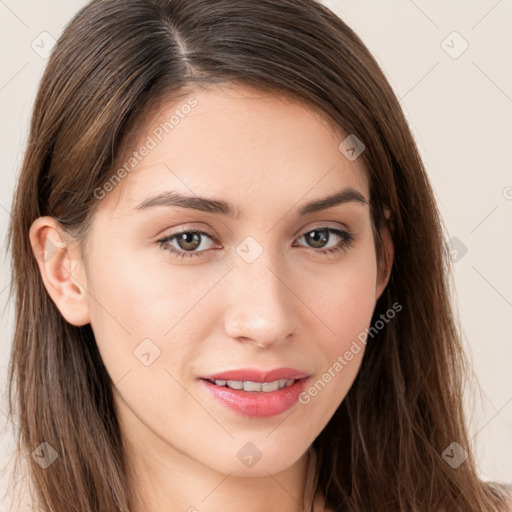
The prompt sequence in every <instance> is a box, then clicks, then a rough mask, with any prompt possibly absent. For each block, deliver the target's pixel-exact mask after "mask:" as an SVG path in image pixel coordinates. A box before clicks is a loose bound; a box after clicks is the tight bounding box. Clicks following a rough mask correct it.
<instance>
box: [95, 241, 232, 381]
mask: <svg viewBox="0 0 512 512" xmlns="http://www.w3.org/2000/svg"><path fill="white" fill-rule="evenodd" d="M155 251H157V254H158V249H155ZM165 256H166V255H165V254H162V255H158V257H157V258H153V259H152V260H151V264H148V258H147V256H145V257H143V252H140V253H137V252H136V251H132V252H131V253H130V251H126V252H124V253H123V251H119V252H118V253H117V255H115V254H114V251H113V250H112V251H111V252H110V253H108V251H107V250H104V251H102V253H99V252H98V253H97V254H96V260H95V261H93V260H92V259H91V265H90V268H91V269H93V271H92V273H91V275H88V279H87V282H88V286H89V293H90V295H91V300H90V302H89V303H90V310H91V325H92V328H93V331H94V335H95V338H96V341H97V345H98V348H99V350H100V353H101V356H102V358H103V360H104V362H105V366H106V367H107V369H108V371H109V373H110V375H111V377H112V380H113V381H114V382H115V381H116V379H119V378H120V377H122V376H123V375H124V374H126V372H127V371H128V370H133V369H139V368H140V366H141V363H142V365H144V363H148V362H150V361H154V362H155V364H154V365H153V363H151V366H154V367H157V366H162V365H163V366H165V367H168V368H172V367H173V366H176V362H177V361H179V360H180V359H181V358H183V357H187V355H186V354H185V353H184V352H187V353H188V352H189V351H191V350H193V348H194V345H193V343H190V340H191V339H193V338H194V337H195V336H196V335H197V336H199V333H196V334H195V331H196V329H199V328H204V325H200V324H198V323H197V315H198V313H197V311H198V307H200V302H201V300H202V298H203V297H204V296H205V295H206V294H207V293H208V291H209V290H210V289H212V288H213V286H214V285H215V283H216V282H217V281H218V280H219V279H220V277H222V274H223V272H224V271H225V270H224V269H220V268H219V269H217V270H215V271H212V270H210V271H206V270H203V268H204V269H205V267H201V266H196V267H188V268H186V267H185V266H183V267H179V266H178V265H171V264H169V263H168V262H166V261H165ZM100 261H102V262H103V264H100V263H99V262H100ZM112 262H115V264H113V263H112ZM213 274H215V275H213ZM217 274H218V275H217ZM191 319H192V321H191ZM204 323H205V322H204V320H203V324H204ZM170 340H172V341H173V343H172V351H169V350H167V347H169V342H170ZM179 340H183V344H181V345H180V343H179ZM147 354H149V356H148V355H147ZM141 359H142V360H141Z"/></svg>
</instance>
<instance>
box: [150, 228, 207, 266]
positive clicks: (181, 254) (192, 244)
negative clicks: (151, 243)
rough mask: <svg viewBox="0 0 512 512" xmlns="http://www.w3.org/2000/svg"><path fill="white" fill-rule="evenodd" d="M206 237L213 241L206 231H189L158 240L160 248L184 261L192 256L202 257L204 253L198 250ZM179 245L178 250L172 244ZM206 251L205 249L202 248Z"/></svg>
mask: <svg viewBox="0 0 512 512" xmlns="http://www.w3.org/2000/svg"><path fill="white" fill-rule="evenodd" d="M204 237H207V238H209V239H210V240H212V237H211V236H210V235H209V234H208V233H205V232H204V231H198V230H189V231H181V232H180V233H175V234H174V235H171V236H168V237H165V238H162V239H161V240H157V243H159V244H160V247H161V248H162V249H164V250H166V251H169V252H171V253H172V254H174V255H175V256H176V258H179V259H183V258H188V257H192V256H200V255H201V253H202V252H204V251H199V252H198V251H197V250H196V249H198V248H200V247H202V245H203V244H202V239H203V238H204ZM174 241H175V242H176V243H177V244H178V248H176V247H175V246H173V245H172V242H174ZM202 248H203V249H204V247H202Z"/></svg>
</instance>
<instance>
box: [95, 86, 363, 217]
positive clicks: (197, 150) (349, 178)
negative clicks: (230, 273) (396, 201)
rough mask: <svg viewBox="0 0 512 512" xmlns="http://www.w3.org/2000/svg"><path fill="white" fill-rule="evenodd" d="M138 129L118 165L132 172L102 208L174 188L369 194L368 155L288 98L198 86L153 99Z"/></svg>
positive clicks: (282, 194)
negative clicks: (345, 148)
mask: <svg viewBox="0 0 512 512" xmlns="http://www.w3.org/2000/svg"><path fill="white" fill-rule="evenodd" d="M134 135H135V136H134V137H132V142H131V143H130V145H129V146H128V149H127V151H125V152H124V153H125V154H124V155H123V158H121V159H120V160H119V162H120V163H119V164H118V168H121V167H122V168H124V169H125V171H126V172H123V173H122V174H123V178H122V179H121V180H120V182H119V185H117V186H116V187H115V189H114V190H113V191H112V192H109V194H107V197H106V199H105V200H103V201H102V202H103V203H104V204H103V205H102V207H110V208H121V209H133V208H135V207H136V206H137V205H138V204H140V202H141V201H143V200H144V199H146V198H147V197H148V196H149V195H150V194H151V195H155V194H156V193H163V192H168V191H170V190H174V191H181V192H184V193H187V194H188V195H194V194H197V195H201V196H215V197H219V198H220V197H222V198H225V199H226V200H227V201H229V202H231V203H233V204H235V205H239V204H246V203H247V202H248V201H253V202H257V201H260V203H261V201H279V202H281V203H283V204H284V203H285V202H287V201H288V200H289V201H290V202H291V203H296V202H297V201H298V200H299V199H300V198H301V197H303V196H306V195H307V196H308V197H307V198H314V197H318V196H319V195H322V194H324V195H325V194H327V193H332V192H333V191H336V190H339V189H340V188H341V187H345V186H351V187H352V188H355V189H357V190H359V191H361V193H362V194H363V195H364V196H365V197H366V198H367V199H369V190H368V179H367V173H366V170H365V168H364V166H363V164H362V160H361V159H356V160H355V161H350V160H349V159H347V158H346V156H345V155H344V154H343V153H342V151H340V149H339V145H340V143H341V142H342V141H343V140H344V139H345V138H346V137H347V135H346V134H345V133H344V132H343V130H342V129H341V128H339V127H336V126H335V125H334V123H333V122H332V121H330V120H329V119H328V118H327V116H324V115H322V114H320V113H319V112H318V111H317V110H315V109H312V108H311V107H309V106H308V105H306V104H304V103H302V102H299V101H297V100H295V99H292V98H290V97H287V96H282V95H274V94H269V93H265V92H262V91H258V90H255V89H250V88H242V87H235V88H233V87H222V88H219V87H210V88H208V89H196V90H192V91H191V92H190V94H188V95H187V96H183V97H182V98H181V99H180V100H179V101H167V102H165V101H163V102H160V103H158V104H157V105H154V106H153V108H152V109H151V110H150V111H148V112H147V113H146V115H145V121H144V123H143V124H141V129H140V131H138V132H135V134H134ZM118 181H119V180H118Z"/></svg>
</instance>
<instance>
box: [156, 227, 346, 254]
mask: <svg viewBox="0 0 512 512" xmlns="http://www.w3.org/2000/svg"><path fill="white" fill-rule="evenodd" d="M332 235H334V238H338V239H339V241H338V242H337V243H336V244H335V245H333V246H328V247H324V246H325V244H326V243H327V242H330V241H331V238H332ZM205 238H206V239H209V240H213V237H212V236H211V235H209V234H208V233H206V232H204V231H199V230H189V231H181V232H179V233H174V234H173V235H170V236H167V237H165V238H162V239H160V240H157V243H158V244H159V245H160V247H161V248H162V249H164V250H166V251H169V252H170V253H172V254H173V255H174V256H175V257H176V258H179V259H183V258H190V257H194V256H201V255H202V254H203V253H204V252H205V250H206V249H205V247H204V244H203V241H204V239H205ZM302 238H304V239H305V240H307V243H308V244H310V247H311V248H312V249H317V250H315V251H314V252H316V253H320V254H328V253H329V254H332V253H337V252H340V251H344V250H347V249H348V248H349V247H350V246H351V245H352V242H353V241H354V235H352V234H351V233H349V232H348V231H344V230H341V229H336V228H332V227H328V226H321V227H318V228H315V229H313V230H310V231H307V232H306V233H304V234H303V235H302V236H301V237H300V238H298V239H297V240H301V239H302ZM175 244H176V245H175ZM199 249H202V250H199Z"/></svg>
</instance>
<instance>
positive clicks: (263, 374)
mask: <svg viewBox="0 0 512 512" xmlns="http://www.w3.org/2000/svg"><path fill="white" fill-rule="evenodd" d="M305 377H309V374H308V373H306V372H303V371H301V370H297V369H296V368H276V369H274V370H259V369H256V368H242V369H238V370H228V371H225V372H218V373H212V374H210V375H205V376H203V377H201V378H202V379H204V380H209V381H212V382H213V381H215V380H226V381H228V380H237V381H251V382H273V381H276V380H290V379H294V380H298V379H303V378H305Z"/></svg>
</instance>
